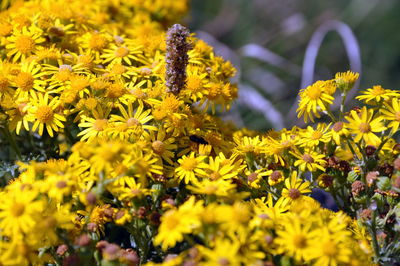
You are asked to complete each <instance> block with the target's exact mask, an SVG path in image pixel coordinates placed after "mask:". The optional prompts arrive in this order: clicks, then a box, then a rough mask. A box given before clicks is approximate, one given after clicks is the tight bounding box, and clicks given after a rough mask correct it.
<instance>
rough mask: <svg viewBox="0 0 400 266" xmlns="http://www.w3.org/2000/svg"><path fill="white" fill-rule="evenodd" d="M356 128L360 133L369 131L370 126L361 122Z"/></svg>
mask: <svg viewBox="0 0 400 266" xmlns="http://www.w3.org/2000/svg"><path fill="white" fill-rule="evenodd" d="M358 129H359V130H360V132H361V133H368V132H370V131H371V126H370V125H369V124H368V123H361V124H360V125H359V127H358Z"/></svg>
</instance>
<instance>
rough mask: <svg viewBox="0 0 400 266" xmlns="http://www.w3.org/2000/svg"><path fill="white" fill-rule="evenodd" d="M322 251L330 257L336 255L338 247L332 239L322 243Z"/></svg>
mask: <svg viewBox="0 0 400 266" xmlns="http://www.w3.org/2000/svg"><path fill="white" fill-rule="evenodd" d="M322 253H324V255H326V256H328V257H335V255H336V254H337V248H336V246H335V244H334V243H332V241H326V242H324V243H323V245H322Z"/></svg>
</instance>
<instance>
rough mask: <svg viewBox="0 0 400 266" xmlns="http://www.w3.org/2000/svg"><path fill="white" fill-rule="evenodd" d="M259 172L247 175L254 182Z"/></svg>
mask: <svg viewBox="0 0 400 266" xmlns="http://www.w3.org/2000/svg"><path fill="white" fill-rule="evenodd" d="M257 176H258V173H256V172H254V173H251V174H249V176H248V177H247V179H248V180H249V182H253V181H254V180H256V179H257Z"/></svg>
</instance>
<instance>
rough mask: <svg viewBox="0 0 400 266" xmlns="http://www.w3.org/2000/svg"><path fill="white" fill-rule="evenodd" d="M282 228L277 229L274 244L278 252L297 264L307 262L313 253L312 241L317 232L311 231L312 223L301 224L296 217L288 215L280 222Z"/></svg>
mask: <svg viewBox="0 0 400 266" xmlns="http://www.w3.org/2000/svg"><path fill="white" fill-rule="evenodd" d="M281 224H282V227H277V232H276V233H277V235H278V236H277V238H276V239H275V240H274V243H275V244H276V245H277V246H278V252H279V253H283V254H285V255H288V256H291V257H292V258H294V259H295V260H296V261H297V262H299V263H302V262H306V261H309V260H310V259H311V258H312V254H313V252H314V246H313V245H312V241H313V239H315V238H316V237H317V236H318V232H317V231H316V230H313V228H312V227H311V226H312V223H311V222H309V223H305V224H302V223H301V221H300V220H299V219H298V217H297V216H296V215H290V216H289V217H286V219H284V221H282V222H281Z"/></svg>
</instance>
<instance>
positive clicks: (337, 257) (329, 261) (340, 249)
mask: <svg viewBox="0 0 400 266" xmlns="http://www.w3.org/2000/svg"><path fill="white" fill-rule="evenodd" d="M319 231H320V232H319V233H318V236H319V237H318V238H315V239H314V241H313V246H314V252H313V256H314V257H315V258H314V261H315V265H322V266H330V265H342V264H345V263H348V262H349V260H350V256H351V254H352V249H353V248H352V247H350V245H349V244H350V243H351V241H350V239H346V237H345V236H346V232H337V233H332V231H330V230H329V228H321V229H320V230H319ZM348 233H350V232H348Z"/></svg>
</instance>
